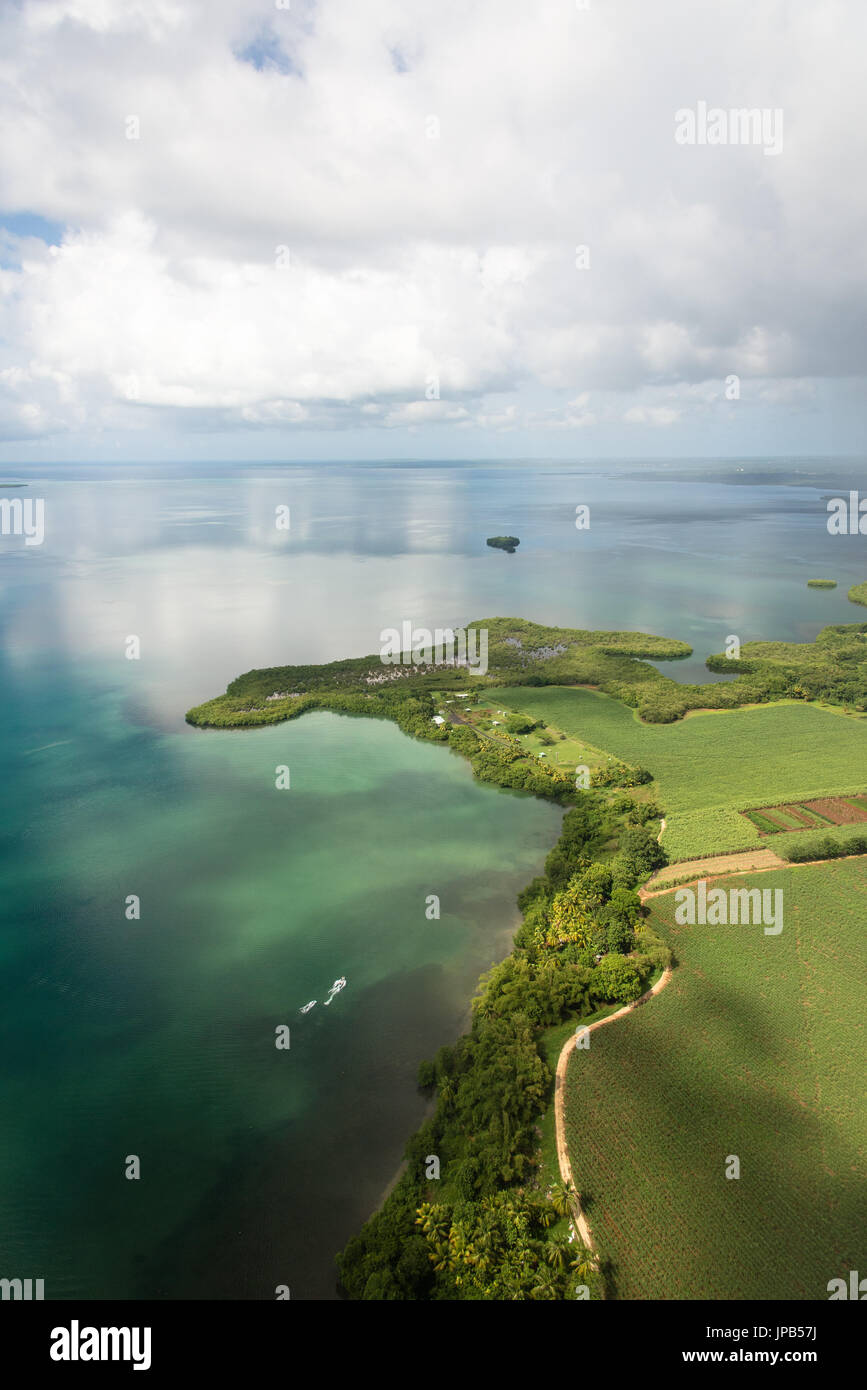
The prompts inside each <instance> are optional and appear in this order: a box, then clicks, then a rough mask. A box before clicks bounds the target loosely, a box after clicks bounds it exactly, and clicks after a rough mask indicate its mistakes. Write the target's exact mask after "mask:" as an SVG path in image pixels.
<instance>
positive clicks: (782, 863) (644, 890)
mask: <svg viewBox="0 0 867 1390" xmlns="http://www.w3.org/2000/svg"><path fill="white" fill-rule="evenodd" d="M761 852H762V853H768V854H773V850H767V851H764V850H763V851H761ZM732 857H734V856H732ZM775 858H777V859H778V860H779V862H778V863H776V864H767V865H765V866H764V867H762V868H753V867H747V868H744V869H723V870H721V871H720V872H719V873H715V874H713V873H712V874H708V873H707V872H706V871H705V872H703V873H702V872H700V871H698V870H696V871H695V872H694V873H689V874H686V875H684V877H683V878H679V879H676V880H674V881H673V882H672V883H666V884H664V885H663V886H662V887H661V888H656V889H654V890H653V892H648V886H647V884H643V885H642V886H641V887H640V888H639V890H638V896H639V898H640V899H641V901H642V902H646V901H647V899H648V898H661V897H662V895H663V894H664V893H672V892H673V891H674V889H675V888H681V887H683V885H684V884H685V883H700V882H702V881H704V882H706V883H710V882H711V880H712V879H717V878H733V877H734V876H736V875H739V876H740V875H743V874H770V873H773V871H774V870H775V869H810V868H815V866H816V865H817V864H847V863H850V862H851V861H852V860H853V859H867V854H835V855H832V856H831V858H829V859H779V856H775ZM693 862H694V863H695V862H697V861H695V860H694V861H693ZM698 862H700V861H698ZM678 867H680V866H678ZM684 867H685V865H684ZM648 883H653V879H649V880H648ZM640 1002H641V1000H638V1003H640ZM614 1016H615V1015H612V1017H614ZM606 1022H607V1020H606ZM593 1026H594V1027H595V1024H594V1025H593Z"/></svg>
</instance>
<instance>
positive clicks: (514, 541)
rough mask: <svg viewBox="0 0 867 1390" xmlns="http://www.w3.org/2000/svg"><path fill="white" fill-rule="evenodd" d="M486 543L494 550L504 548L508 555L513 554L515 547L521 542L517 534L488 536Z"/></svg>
mask: <svg viewBox="0 0 867 1390" xmlns="http://www.w3.org/2000/svg"><path fill="white" fill-rule="evenodd" d="M486 543H487V544H488V545H492V546H493V547H494V549H495V550H506V551H508V553H509V554H510V555H514V553H515V549H516V547H517V546H519V545H520V544H521V542H520V541H519V540H518V537H517V536H488V539H487V542H486Z"/></svg>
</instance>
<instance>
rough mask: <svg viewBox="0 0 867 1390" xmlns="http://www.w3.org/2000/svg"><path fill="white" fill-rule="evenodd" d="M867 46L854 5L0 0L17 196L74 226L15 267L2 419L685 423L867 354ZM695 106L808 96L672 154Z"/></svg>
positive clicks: (9, 181) (38, 424)
mask: <svg viewBox="0 0 867 1390" xmlns="http://www.w3.org/2000/svg"><path fill="white" fill-rule="evenodd" d="M865 38H867V11H865V10H863V9H862V8H861V7H859V6H854V5H851V4H844V3H842V0H828V2H827V3H825V4H823V6H821V7H816V6H805V7H803V8H800V7H795V8H794V9H790V10H788V11H787V17H786V26H785V28H781V26H780V19H779V7H778V6H776V5H772V4H756V3H755V0H731V3H730V4H729V5H727V6H725V7H720V9H719V10H718V11H717V10H712V9H710V8H709V7H699V6H695V5H694V3H692V0H658V3H656V4H654V5H651V6H649V5H647V3H646V0H610V3H608V4H606V5H594V6H592V7H591V9H590V10H589V11H586V12H584V11H580V10H578V9H577V7H575V6H573V5H570V4H569V3H567V0H561V3H549V4H545V5H543V6H535V7H534V6H527V5H525V4H523V3H518V0H477V2H476V3H475V4H474V5H472V6H467V5H466V4H465V3H463V0H437V3H433V0H419V3H418V4H416V5H413V6H411V7H407V6H406V5H405V4H403V3H399V0H366V3H365V4H364V5H358V4H357V0H321V2H320V3H318V4H313V3H312V2H308V3H305V0H293V4H292V7H291V9H289V10H282V9H278V8H277V7H276V5H275V4H274V3H273V0H249V3H245V4H243V5H242V4H240V3H239V0H209V3H208V4H207V5H201V4H197V3H193V0H147V3H145V0H135V2H133V0H22V3H21V4H20V5H17V6H7V7H6V8H5V10H4V11H3V13H2V17H0V54H2V57H0V121H2V123H3V127H4V130H5V131H6V132H7V135H8V136H9V137H11V138H8V139H7V140H6V142H5V147H4V155H3V161H2V189H3V193H2V199H3V205H4V206H5V207H6V208H7V209H9V210H10V211H19V212H21V211H27V212H30V213H35V214H38V215H40V216H42V217H44V218H48V219H52V220H56V221H60V222H61V223H63V224H64V225H65V226H66V227H67V229H68V230H67V233H66V235H65V238H64V241H63V245H62V246H61V247H60V248H59V249H58V250H57V252H56V254H54V255H50V254H49V253H48V251H47V249H46V248H45V247H44V246H43V245H42V243H40V242H34V241H33V240H32V239H25V240H23V241H20V242H14V244H15V246H16V247H17V250H18V253H19V259H20V265H18V266H11V267H9V266H7V268H6V269H5V270H3V271H2V272H0V301H2V310H3V318H4V332H3V339H4V341H3V345H2V348H0V431H3V432H5V433H6V434H7V435H11V436H17V435H18V434H19V433H21V434H22V435H27V434H31V435H32V434H38V433H45V432H51V431H76V430H81V429H84V428H91V429H101V428H111V429H121V430H133V431H134V430H136V429H140V428H142V421H143V420H144V419H145V418H147V419H148V420H152V419H153V418H155V417H159V418H165V419H167V420H170V421H171V420H174V419H176V418H177V417H178V414H179V413H181V414H183V415H185V417H186V418H187V419H188V420H189V421H190V422H192V423H194V424H196V425H200V426H201V427H203V428H208V429H213V428H220V427H235V428H238V427H240V428H251V429H255V428H261V427H267V426H275V425H285V426H293V425H300V424H303V425H322V426H324V427H329V428H334V427H341V426H345V425H348V424H356V423H366V424H368V425H369V426H370V427H383V426H385V427H387V428H394V427H397V426H401V425H410V426H412V427H415V426H420V427H424V426H427V425H429V424H434V423H437V424H443V423H446V424H452V425H458V426H461V427H463V426H466V425H467V424H468V423H470V422H473V423H475V424H477V425H480V426H481V427H482V428H486V429H504V430H511V429H513V428H515V427H517V426H518V425H519V424H520V423H521V421H529V422H530V423H531V424H533V425H534V426H538V427H540V428H553V429H558V428H559V429H573V428H583V427H585V426H586V425H587V424H589V423H595V422H597V421H598V420H603V419H606V418H617V419H621V420H626V421H628V422H631V423H642V424H649V425H661V424H662V425H665V424H672V423H674V422H676V420H678V419H679V418H681V417H682V415H683V414H684V413H685V412H686V413H689V412H694V411H697V410H701V409H705V408H707V409H711V408H714V402H715V401H716V400H717V399H718V396H717V394H716V393H715V390H714V388H713V385H712V384H713V382H718V383H719V389H720V391H721V389H722V383H723V382H724V379H725V377H726V376H727V375H728V374H730V373H737V374H738V375H740V376H741V378H742V381H743V382H744V394H745V395H746V383H747V382H748V381H749V380H750V379H754V380H756V381H757V382H758V381H759V380H761V381H762V383H763V386H762V396H761V398H762V399H763V400H765V401H766V402H772V401H774V400H776V401H778V402H780V401H785V400H786V399H788V398H790V395H791V393H790V395H789V396H788V397H787V389H788V388H787V387H786V385H785V383H786V382H787V381H789V380H794V381H798V382H800V383H807V386H806V387H804V386H803V385H802V386H800V387H799V388H798V389H797V391H796V392H795V397H796V398H797V399H798V400H800V399H803V397H804V392H805V390H808V389H809V383H810V381H811V380H813V379H816V378H820V377H829V376H830V377H833V376H839V377H854V376H859V375H863V374H864V372H865V371H867V348H865V342H864V336H863V333H862V331H861V324H862V322H863V314H864V310H865V307H867V305H865V299H867V295H865V284H867V265H865V251H864V249H863V248H864V246H865V244H867V242H865V232H867V192H865V188H864V184H863V180H862V179H861V178H860V169H861V168H862V167H863V161H864V153H865V150H864V145H865V135H864V128H865V126H864V120H863V96H862V91H863V83H862V82H861V79H860V76H859V74H858V63H859V58H858V54H859V52H860V51H861V50H863V45H864V40H865ZM257 63H258V64H259V66H258V67H257V65H256V64H257ZM698 100H707V101H708V102H709V103H711V104H717V105H720V106H723V107H743V106H747V105H756V106H759V107H774V108H776V107H781V108H783V109H784V111H785V120H786V125H785V130H786V137H785V146H784V149H783V152H782V153H781V154H780V155H779V156H777V157H776V158H774V159H766V158H764V157H763V155H762V152H761V149H757V148H749V147H742V148H733V147H727V148H709V147H703V148H689V147H683V146H679V145H677V143H676V142H675V140H674V138H673V130H674V112H675V110H676V109H678V108H679V107H685V106H692V105H694V104H695V102H696V101H698ZM130 116H136V117H137V119H138V121H139V123H140V136H139V138H138V139H133V140H130V139H127V138H126V131H127V124H126V123H127V119H128V117H130ZM431 118H435V119H434V120H431ZM430 137H433V138H430ZM0 221H2V217H0ZM13 241H14V239H13ZM577 245H587V246H588V247H589V248H590V268H589V269H587V270H582V269H579V268H577V266H576V257H575V248H576V246H577ZM278 248H286V249H285V250H283V251H281V250H279V249H278ZM282 261H288V264H282V263H281V262H282ZM431 378H436V379H437V381H438V384H439V393H440V399H439V400H438V401H431V400H429V399H427V396H426V390H427V384H428V383H429V381H430V380H431ZM708 383H709V384H710V385H705V384H708ZM537 387H541V388H544V389H549V390H554V391H557V392H562V393H564V398H565V403H564V404H563V405H562V406H560V407H559V408H557V409H555V410H552V411H549V412H545V411H542V412H540V411H538V410H534V409H532V408H531V407H530V405H529V404H522V401H523V395H522V393H524V392H527V391H530V392H532V390H534V389H535V388H537ZM694 387H695V388H698V391H699V394H698V395H697V396H696V395H693V396H691V397H689V396H687V397H685V398H683V399H682V400H679V401H672V400H661V401H654V402H650V401H648V400H647V399H645V395H646V393H647V392H648V391H653V390H662V391H665V390H672V391H675V392H680V391H686V392H689V391H690V390H691V389H692V388H694ZM504 393H507V394H508V393H512V395H513V396H514V401H512V402H507V403H506V404H505V405H502V404H498V406H497V408H496V409H493V410H492V409H490V408H488V407H487V406H486V405H485V397H486V396H488V395H493V394H496V395H497V398H498V401H500V400H501V398H502V396H503V394H504ZM588 393H591V394H590V396H588ZM600 393H601V396H600ZM606 393H624V394H625V397H626V398H628V397H629V396H630V394H631V395H632V397H633V399H632V400H631V401H629V400H628V399H627V400H626V403H625V404H624V400H623V399H621V400H620V401H619V402H618V404H617V406H616V407H615V406H614V405H612V404H611V399H612V398H611V397H610V396H606ZM756 395H757V398H758V392H757V393H756ZM606 400H607V401H608V403H607V404H606V403H605V402H606ZM432 407H433V408H432Z"/></svg>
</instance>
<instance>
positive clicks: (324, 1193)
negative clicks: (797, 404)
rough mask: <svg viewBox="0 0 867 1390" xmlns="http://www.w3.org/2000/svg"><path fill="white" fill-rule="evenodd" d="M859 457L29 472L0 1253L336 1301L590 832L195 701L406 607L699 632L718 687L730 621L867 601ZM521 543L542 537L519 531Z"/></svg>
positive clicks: (90, 1283) (131, 1293) (427, 773)
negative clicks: (477, 994)
mask: <svg viewBox="0 0 867 1390" xmlns="http://www.w3.org/2000/svg"><path fill="white" fill-rule="evenodd" d="M739 470H742V471H739ZM190 471H191V470H190V469H189V467H188V468H187V469H186V470H185V472H190ZM859 472H860V467H859V466H858V465H857V464H855V463H853V464H848V465H841V464H836V465H833V466H831V465H825V464H822V463H821V462H820V461H814V462H812V463H810V462H806V463H805V462H803V461H802V462H800V463H798V464H794V463H793V464H788V465H786V464H774V465H770V464H762V463H732V464H725V465H722V464H721V465H718V466H717V467H716V468H714V469H713V470H709V469H708V468H707V467H706V466H698V465H695V466H692V465H687V464H683V463H674V462H673V463H671V464H668V465H658V464H654V465H652V469H651V468H647V469H639V468H638V467H637V466H636V465H621V466H619V467H614V466H612V465H606V466H605V468H604V469H594V468H592V467H591V466H589V465H583V466H578V465H566V464H545V463H537V464H535V465H533V466H532V467H531V466H528V465H515V464H485V465H472V464H466V465H433V464H430V465H424V466H396V465H389V466H386V465H382V466H374V465H354V466H353V465H317V466H316V467H313V466H307V465H296V466H288V465H281V466H279V467H278V466H276V465H275V466H274V468H273V469H267V468H264V467H263V466H262V465H257V466H256V467H255V468H254V467H250V468H248V469H244V468H241V467H239V468H237V469H234V470H229V469H221V470H219V471H218V470H211V469H208V470H206V469H200V470H197V476H195V477H179V476H177V475H176V474H175V473H173V472H172V471H171V470H169V469H168V468H165V467H151V468H145V467H140V468H130V469H127V470H124V471H121V470H119V469H117V470H113V471H112V470H110V469H106V468H97V467H95V466H94V467H93V468H87V467H83V466H78V467H75V468H72V467H69V468H59V467H58V468H56V469H42V470H40V473H39V476H38V477H37V476H36V475H35V474H28V473H27V472H19V473H16V472H15V471H14V470H10V469H6V470H5V474H4V477H5V479H6V480H8V481H12V480H15V479H16V478H21V479H23V480H27V481H29V482H30V484H31V488H30V490H31V492H32V494H33V495H35V496H41V497H44V499H45V511H46V537H45V542H44V544H43V545H42V546H41V547H30V548H24V547H23V545H22V544H21V542H20V540H18V539H17V538H14V537H6V538H4V539H3V540H2V541H0V626H2V636H3V642H2V656H0V691H2V700H3V705H2V707H3V727H2V739H0V762H2V772H3V785H4V792H5V795H4V800H3V808H2V813H0V816H2V819H0V865H2V876H3V877H2V883H3V899H2V901H3V916H2V927H0V962H2V967H3V968H2V972H0V996H2V1008H0V1043H2V1057H3V1068H2V1076H0V1117H2V1123H0V1264H2V1269H0V1276H3V1277H14V1276H20V1277H34V1278H35V1277H42V1278H44V1279H45V1280H46V1294H47V1296H49V1297H56V1298H63V1297H109V1296H113V1297H122V1298H135V1297H182V1298H208V1297H219V1298H231V1297H241V1298H271V1297H273V1296H274V1289H275V1286H276V1285H278V1284H288V1285H289V1286H290V1288H291V1290H292V1297H293V1298H302V1299H304V1298H318V1297H333V1296H334V1295H335V1283H334V1273H333V1255H334V1252H335V1250H337V1249H338V1248H339V1247H340V1246H341V1245H342V1244H343V1243H344V1241H345V1240H346V1238H347V1237H348V1236H349V1235H350V1234H352V1233H353V1231H354V1230H356V1229H357V1227H358V1225H359V1224H360V1222H361V1220H362V1219H363V1218H364V1217H365V1216H366V1215H367V1214H368V1213H369V1211H370V1210H371V1209H372V1208H373V1207H374V1206H375V1205H376V1203H377V1202H378V1200H379V1199H380V1197H381V1195H382V1192H383V1190H384V1189H385V1187H386V1185H387V1184H388V1182H389V1181H390V1179H391V1178H392V1177H393V1175H394V1173H395V1171H396V1169H397V1166H398V1164H399V1162H400V1158H401V1154H402V1149H403V1145H404V1143H405V1140H406V1138H407V1136H408V1135H409V1133H410V1132H411V1130H412V1129H413V1128H414V1127H415V1126H416V1125H417V1123H418V1122H419V1120H420V1119H421V1118H422V1116H423V1114H424V1101H423V1099H422V1098H421V1097H420V1096H419V1094H418V1093H417V1091H416V1089H415V1084H414V1077H415V1071H416V1067H417V1063H418V1061H419V1060H420V1059H421V1058H422V1057H424V1056H428V1055H430V1054H431V1053H432V1052H433V1051H434V1050H435V1049H436V1048H437V1047H438V1046H440V1045H441V1044H442V1043H443V1042H446V1041H450V1040H452V1039H453V1038H454V1037H455V1036H456V1035H457V1033H458V1032H459V1031H460V1030H461V1027H462V1025H463V1022H464V1020H465V1017H466V1012H467V1006H468V1002H469V998H470V995H471V993H472V988H473V985H474V983H475V980H476V978H477V976H478V974H479V972H480V971H481V970H482V969H485V968H487V966H488V965H490V963H491V962H492V961H493V960H495V959H498V958H500V957H501V956H502V955H503V954H504V953H505V952H506V951H507V949H508V945H509V941H510V938H511V934H512V932H513V931H514V928H515V925H516V923H517V913H516V909H515V895H516V893H517V891H518V890H519V889H520V888H521V887H522V886H523V884H524V883H526V882H527V881H528V880H529V879H530V878H531V877H532V876H533V874H534V873H536V872H538V871H539V869H540V867H541V865H542V862H543V860H544V856H545V854H546V852H547V850H548V848H549V847H550V845H551V844H552V843H553V841H554V839H555V838H556V835H557V828H558V825H559V812H557V811H556V810H555V809H554V808H552V807H550V806H547V805H544V804H541V803H539V802H536V801H533V800H532V799H528V798H525V797H523V796H521V795H518V794H510V793H505V792H499V791H497V790H495V789H493V788H491V787H487V786H480V785H478V784H476V783H474V782H473V780H472V777H471V775H470V772H469V769H468V767H467V765H466V764H465V763H464V762H463V761H462V760H461V759H459V758H457V757H456V756H455V755H453V754H452V753H450V752H449V750H448V749H444V748H441V747H434V746H430V745H425V744H419V743H416V742H414V741H412V740H411V739H408V738H406V737H405V736H404V735H402V734H401V733H400V732H399V731H398V730H397V729H395V728H394V727H392V726H390V725H387V724H382V723H377V722H374V721H369V720H359V719H352V718H345V717H338V716H335V715H330V714H324V713H320V714H315V715H310V716H307V717H305V718H304V719H302V720H299V721H297V722H296V723H293V724H289V725H285V726H282V727H275V728H271V729H266V730H259V731H247V732H241V733H231V734H229V733H223V734H221V733H201V732H196V731H193V730H191V729H189V728H188V727H187V726H186V725H185V724H184V722H183V714H184V711H185V709H186V708H187V707H188V706H189V705H191V704H193V703H197V702H198V701H200V700H202V699H205V698H207V697H209V696H210V695H213V694H215V693H217V692H218V691H220V690H221V689H223V688H224V686H225V684H226V682H227V681H228V680H230V679H231V678H232V677H233V676H234V675H236V674H238V673H239V672H240V671H242V670H246V669H249V668H250V667H252V666H257V665H272V664H275V663H278V662H283V661H299V662H303V661H323V660H331V659H334V658H337V657H340V656H344V655H349V654H361V653H366V652H372V651H375V650H377V648H378V646H379V632H380V630H381V629H382V628H383V627H388V626H400V624H401V622H402V621H403V620H404V619H409V620H411V621H413V622H414V623H416V624H418V625H422V626H428V627H435V626H440V627H442V626H448V625H452V624H454V623H458V622H463V621H466V620H468V619H470V618H480V617H484V616H496V615H505V614H517V615H522V616H526V617H530V618H534V619H536V620H538V621H544V622H552V623H563V624H568V625H570V626H578V627H616V628H643V629H646V630H649V631H654V632H660V633H664V634H667V635H670V636H676V637H683V638H685V639H686V640H688V641H690V642H691V643H693V645H694V646H695V648H696V655H695V658H694V659H692V660H691V661H688V662H684V663H678V664H677V665H676V666H673V665H669V666H667V667H666V670H667V671H668V672H669V673H670V674H674V675H676V676H678V677H679V678H682V679H695V678H696V677H698V678H707V673H706V672H703V667H702V662H703V659H704V656H705V655H706V654H707V653H708V652H710V651H714V650H719V649H720V648H721V647H722V646H723V645H724V642H725V638H726V636H727V634H729V633H736V634H738V635H739V636H740V637H741V639H742V640H749V639H750V638H753V637H777V638H797V639H799V640H806V639H808V638H810V637H812V636H813V635H814V634H815V632H816V631H817V630H818V628H819V627H820V626H822V625H824V624H825V623H827V622H847V621H850V622H851V621H857V620H859V618H860V617H861V616H863V615H862V614H861V612H860V610H859V609H856V608H853V607H852V605H850V604H848V603H847V602H846V599H845V590H846V588H847V587H848V586H849V585H850V584H852V583H855V582H858V581H860V580H862V579H864V578H865V577H867V565H865V563H864V550H863V547H864V540H863V538H861V537H839V538H837V537H830V536H829V535H828V533H827V529H826V527H825V508H824V501H823V498H824V497H826V496H828V495H839V494H840V493H841V492H845V491H847V490H848V488H849V487H850V486H852V487H857V486H858V475H859ZM0 490H2V489H0ZM578 503H588V504H589V505H590V506H591V530H590V532H586V533H579V532H576V530H575V527H574V523H573V518H574V511H575V506H576V505H577V504H578ZM282 504H287V505H289V506H290V507H291V516H292V525H291V530H290V531H289V532H288V533H278V532H277V531H276V529H275V527H274V524H273V517H274V508H275V507H276V506H277V505H282ZM503 532H508V533H511V534H515V535H518V536H520V537H521V546H520V548H519V551H518V553H517V554H516V555H514V556H509V555H504V554H502V553H500V552H495V551H491V550H489V549H488V548H487V547H485V545H484V539H485V536H487V535H491V534H500V533H503ZM811 577H830V578H836V579H837V580H838V581H839V584H840V587H839V589H838V590H836V591H835V592H833V593H827V592H825V593H822V592H817V591H813V590H807V589H806V587H805V585H806V580H807V579H808V578H811ZM131 634H135V635H137V636H138V637H139V638H140V640H141V659H140V660H137V661H129V660H126V659H125V656H124V649H125V643H126V639H127V637H128V636H129V635H131ZM280 765H287V766H289V768H290V770H291V789H289V790H278V789H277V788H276V787H275V769H276V768H277V767H278V766H280ZM131 894H135V895H138V897H139V898H140V900H141V917H140V920H138V921H135V920H132V921H130V920H127V918H126V916H125V914H124V904H125V901H126V899H127V897H128V895H131ZM429 894H437V895H438V896H439V897H440V900H441V904H442V909H441V910H442V915H441V919H440V920H439V921H429V920H428V919H427V918H426V916H425V899H426V897H427V895H429ZM340 975H345V976H346V977H347V979H348V981H349V983H348V986H347V988H346V989H345V990H344V991H343V992H342V993H341V994H339V995H338V996H337V997H336V999H335V1000H334V1002H333V1004H332V1005H330V1006H329V1007H328V1008H325V1007H324V999H325V998H326V994H327V990H328V987H329V985H330V984H331V983H332V981H333V980H334V979H335V978H336V977H338V976H340ZM313 998H316V999H318V1000H319V1003H318V1005H317V1007H316V1008H315V1009H314V1010H313V1011H312V1012H311V1013H310V1014H309V1015H307V1016H301V1015H299V1013H298V1010H299V1008H300V1006H301V1005H302V1004H304V1003H306V1001H307V1000H309V999H313ZM282 1024H287V1025H289V1027H290V1030H291V1033H290V1036H291V1045H290V1047H289V1049H288V1050H283V1051H280V1050H278V1049H277V1048H276V1047H275V1045H274V1039H275V1029H276V1028H277V1027H278V1026H279V1025H282ZM132 1154H135V1155H137V1156H138V1157H139V1158H140V1160H141V1174H142V1176H141V1179H140V1180H139V1181H138V1182H130V1181H127V1180H126V1178H125V1177H124V1171H125V1160H126V1158H127V1156H128V1155H132Z"/></svg>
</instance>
